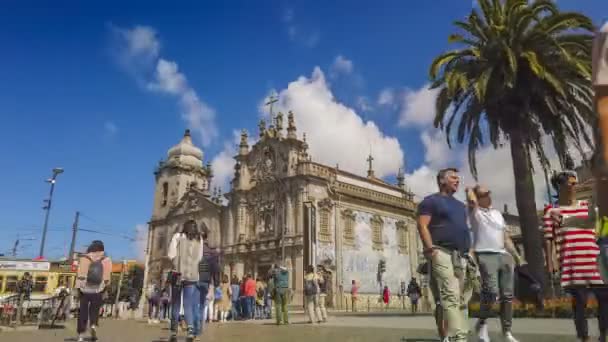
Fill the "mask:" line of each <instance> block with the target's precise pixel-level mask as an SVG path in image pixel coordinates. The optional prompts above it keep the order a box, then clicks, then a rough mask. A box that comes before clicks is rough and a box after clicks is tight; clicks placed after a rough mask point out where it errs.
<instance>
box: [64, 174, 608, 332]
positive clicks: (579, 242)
mask: <svg viewBox="0 0 608 342" xmlns="http://www.w3.org/2000/svg"><path fill="white" fill-rule="evenodd" d="M437 182H438V185H439V190H440V191H439V192H438V193H436V194H433V195H430V196H428V197H426V198H425V199H424V200H423V201H422V202H421V203H420V204H419V208H418V218H417V219H418V230H419V234H420V238H421V241H422V243H423V246H424V249H423V253H424V255H425V257H426V259H427V262H426V265H424V266H423V267H421V268H419V269H418V271H419V272H420V273H423V274H424V273H426V274H427V275H428V278H429V286H430V289H431V292H432V293H433V297H434V298H435V301H436V303H435V304H436V308H435V320H436V324H437V330H438V333H439V335H440V337H441V339H442V341H452V342H458V341H466V340H467V335H468V302H469V300H470V299H471V297H472V294H473V293H474V292H477V293H479V296H480V303H481V307H480V313H479V319H478V321H477V322H476V324H475V333H476V335H477V337H478V338H479V341H482V342H489V341H490V338H489V333H488V325H487V321H488V319H489V318H491V317H492V307H493V306H494V304H499V307H500V323H501V326H502V334H503V338H504V341H507V342H517V339H516V338H515V337H514V336H513V333H512V325H513V319H512V318H513V305H512V302H513V298H514V292H515V291H514V283H515V281H514V277H515V273H516V267H520V266H521V267H522V268H523V267H524V266H522V265H525V261H524V260H523V258H522V256H520V255H519V253H518V251H517V249H516V248H515V246H514V244H513V241H511V238H510V235H509V233H508V231H507V225H506V223H505V220H504V218H503V215H502V213H501V212H500V211H498V210H496V209H494V208H493V207H492V196H491V191H490V189H488V188H486V187H484V186H481V185H476V186H474V187H471V188H466V189H465V197H466V203H463V202H461V201H459V200H458V199H456V198H455V197H454V195H455V194H456V193H457V191H458V189H459V186H460V177H459V175H458V171H457V170H456V169H453V168H449V169H444V170H441V171H440V172H439V173H438V175H437ZM552 184H553V186H554V187H555V188H556V189H557V190H558V199H557V202H556V203H555V204H553V205H551V206H548V207H547V208H546V209H545V215H544V218H543V222H544V226H543V235H544V241H545V243H544V247H545V254H546V256H547V260H546V264H547V267H548V271H549V273H554V272H556V273H557V274H559V276H560V283H561V286H562V287H563V289H564V290H565V292H567V293H569V294H570V295H571V296H572V302H573V304H572V305H573V306H572V308H573V316H574V322H575V324H574V326H575V330H576V334H577V337H578V338H579V339H580V340H581V341H590V340H589V335H590V333H589V328H588V325H587V319H586V316H585V310H586V306H587V298H588V296H589V295H590V294H593V295H594V296H595V297H596V299H597V302H598V305H599V308H598V317H599V325H598V326H599V329H600V332H599V334H600V341H603V342H605V341H606V332H607V329H608V286H607V285H606V282H605V279H602V276H601V275H600V269H599V267H598V264H597V257H598V255H599V253H600V251H599V247H598V245H597V242H596V233H595V229H594V228H595V226H594V224H593V222H591V221H593V220H592V219H590V217H592V216H593V215H589V214H590V212H591V211H592V209H590V207H592V206H591V205H590V204H589V203H588V202H586V201H578V200H576V193H575V191H576V190H575V189H576V184H577V178H576V174H575V173H573V172H571V171H564V172H560V173H557V174H555V175H554V177H553V178H552ZM590 222H591V223H590ZM540 247H541V246H539V248H540ZM553 255H556V256H557V257H556V258H553ZM218 258H219V255H218V253H217V252H216V251H215V250H213V249H212V248H210V247H209V245H208V243H207V235H206V233H205V229H202V230H201V231H199V229H198V228H197V225H196V223H195V222H194V221H189V222H187V223H186V224H185V225H184V228H183V230H182V231H181V232H179V233H176V234H175V235H174V236H173V237H172V239H171V242H170V245H169V252H168V261H167V262H169V261H170V269H171V271H170V272H169V273H168V276H167V282H166V283H165V284H153V285H152V286H151V287H150V288H149V289H148V290H147V291H146V293H145V295H146V298H147V300H148V308H149V311H148V317H149V320H150V321H149V322H150V323H158V322H159V321H160V320H161V319H162V320H168V321H169V322H170V334H171V335H170V341H176V340H177V332H178V325H180V324H182V325H183V326H184V328H185V330H186V331H187V341H194V340H195V339H197V338H198V337H199V336H200V335H201V333H202V332H203V329H204V327H205V324H207V323H211V322H220V323H221V322H226V321H227V320H228V319H230V320H254V319H270V318H271V313H272V311H273V307H274V312H275V314H276V323H277V324H279V325H280V324H289V317H288V311H287V304H288V303H289V301H290V299H291V296H292V293H291V290H290V286H289V283H290V277H289V272H288V271H287V269H286V268H285V267H284V265H282V264H281V263H280V262H279V263H277V264H276V265H274V266H273V267H272V269H271V270H270V271H269V272H268V274H265V275H259V276H258V277H257V278H254V277H253V276H252V275H251V274H246V275H245V276H244V277H243V278H242V279H238V278H237V277H236V276H233V277H232V279H229V277H228V276H227V275H225V274H222V273H221V272H220V266H219V259H218ZM111 265H112V264H111V261H110V259H109V257H107V256H106V255H105V253H104V245H103V243H102V242H101V241H98V240H96V241H93V243H92V244H91V245H90V246H89V247H88V250H87V253H86V254H85V255H84V256H83V257H82V258H81V259H80V261H79V268H78V273H77V283H76V288H77V289H78V294H79V296H78V297H79V301H80V304H79V305H80V312H79V316H78V324H77V332H78V341H83V340H84V333H85V332H86V330H87V327H89V329H90V333H91V336H92V338H93V339H95V338H96V335H97V326H98V319H99V312H100V306H101V304H102V293H103V292H104V291H105V290H106V289H107V288H108V285H109V282H110V272H111ZM327 274H328V272H327V271H326V270H325V269H324V268H323V267H322V266H319V267H317V268H316V269H315V267H314V266H312V265H309V266H308V267H307V268H306V274H305V276H304V279H303V294H304V303H305V310H306V314H307V317H308V322H309V323H311V324H312V323H324V322H327V318H328V315H327V309H326V301H327V296H328V292H329V291H330V289H329V286H330V285H329V283H330V281H329V279H328V276H327ZM528 278H530V279H529V283H530V284H532V285H533V286H531V289H532V290H533V291H536V292H537V294H538V295H539V298H541V300H539V301H537V303H538V305H542V294H541V293H540V291H541V287H540V286H539V283H540V282H538V281H537V280H535V279H533V277H531V276H529V275H528ZM350 294H351V298H352V311H354V312H356V311H357V302H358V297H359V286H358V284H357V282H356V281H355V280H353V281H352V285H351V289H350ZM421 295H422V290H421V287H420V284H419V283H418V282H417V280H416V278H412V279H411V280H410V282H409V284H408V285H407V287H406V286H405V283H402V284H401V288H400V291H399V296H400V297H402V298H403V299H404V298H405V297H409V299H410V301H411V310H412V313H416V312H417V311H418V301H419V299H420V298H421ZM381 299H382V301H383V303H384V305H386V306H387V307H388V305H389V304H390V300H391V291H390V289H389V287H388V286H383V289H382V293H381ZM273 302H274V303H273Z"/></svg>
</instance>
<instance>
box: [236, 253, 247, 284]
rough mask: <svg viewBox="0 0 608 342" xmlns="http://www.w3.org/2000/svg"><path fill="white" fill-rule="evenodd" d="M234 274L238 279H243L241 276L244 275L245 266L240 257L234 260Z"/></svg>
mask: <svg viewBox="0 0 608 342" xmlns="http://www.w3.org/2000/svg"><path fill="white" fill-rule="evenodd" d="M234 273H235V274H236V276H237V277H238V278H239V279H241V278H243V275H245V264H244V263H243V259H242V258H241V257H238V256H237V257H235V258H234Z"/></svg>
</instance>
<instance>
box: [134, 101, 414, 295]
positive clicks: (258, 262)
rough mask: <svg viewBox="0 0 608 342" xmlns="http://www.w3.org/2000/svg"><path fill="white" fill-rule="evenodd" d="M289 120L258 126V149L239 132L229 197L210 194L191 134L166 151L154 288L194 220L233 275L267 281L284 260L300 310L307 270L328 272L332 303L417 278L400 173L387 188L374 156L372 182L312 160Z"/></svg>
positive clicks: (159, 177) (152, 258)
mask: <svg viewBox="0 0 608 342" xmlns="http://www.w3.org/2000/svg"><path fill="white" fill-rule="evenodd" d="M283 118H284V117H283V114H282V113H278V114H277V115H276V117H274V118H272V119H271V122H270V123H269V125H268V127H267V125H266V122H265V120H261V121H260V124H259V132H258V137H257V141H256V142H255V144H253V146H249V144H248V141H249V137H248V134H247V132H246V131H243V132H242V133H241V141H240V144H239V146H238V153H237V155H236V156H235V157H234V158H235V160H236V163H235V167H234V176H233V178H232V181H231V188H230V189H229V191H228V192H227V193H223V194H222V193H221V190H220V191H217V190H214V191H211V184H212V178H213V174H212V171H211V167H210V164H209V163H207V164H206V165H205V164H204V159H203V152H202V151H201V149H199V148H198V147H196V146H194V145H193V143H192V139H191V137H190V133H189V131H188V130H187V131H186V133H185V135H184V137H183V139H182V141H181V142H180V143H179V144H177V145H176V146H174V147H172V148H171V149H169V151H168V153H167V159H166V160H164V161H162V162H160V163H159V165H158V167H157V169H156V171H155V173H154V174H155V179H156V183H155V195H154V208H153V213H152V218H151V220H150V222H149V234H148V245H147V258H146V259H147V260H146V263H147V265H146V266H147V267H146V270H147V275H146V283H147V284H151V283H157V284H158V283H160V282H161V281H162V280H163V277H164V276H165V273H166V272H165V271H166V270H165V269H163V267H164V266H165V265H166V263H163V259H164V257H165V256H166V255H167V248H168V244H169V241H170V239H171V236H172V235H173V234H174V233H175V232H177V231H181V229H182V226H183V224H184V223H185V222H186V221H188V220H195V221H196V222H197V224H198V226H199V228H200V229H205V230H206V231H207V233H208V236H209V244H210V247H211V248H217V249H218V250H219V252H220V255H221V263H222V267H223V269H224V273H225V274H227V275H228V276H232V275H236V276H238V277H239V278H240V277H242V276H243V275H244V274H251V275H253V276H254V277H261V278H264V277H265V276H266V275H267V274H268V271H269V270H270V268H271V266H272V265H273V264H276V263H279V262H281V263H283V264H284V265H285V266H286V267H287V268H288V269H289V270H290V284H291V288H292V289H293V291H294V298H293V302H294V304H298V303H302V301H303V277H304V270H305V268H306V266H308V265H315V266H318V265H323V266H324V267H325V269H326V270H327V271H328V272H330V273H331V277H330V279H331V280H330V282H331V286H330V292H331V293H330V295H329V302H330V303H329V304H332V303H333V304H334V305H337V304H336V299H335V298H336V295H337V294H340V293H341V292H342V291H343V292H345V293H348V292H349V291H350V287H351V282H352V280H356V281H357V283H358V284H359V285H360V290H359V291H360V293H361V294H370V295H371V294H374V295H377V294H378V293H379V291H380V288H381V287H382V286H383V285H388V286H389V287H390V288H391V290H392V292H394V293H396V292H397V291H398V289H399V287H400V284H401V282H406V283H407V282H409V280H410V278H411V277H412V276H415V275H414V272H415V270H416V267H417V266H418V263H419V262H421V258H422V256H421V249H422V246H421V243H420V241H419V238H418V233H417V230H416V224H415V221H414V218H415V210H416V204H415V203H414V202H413V195H412V194H411V192H409V191H408V190H407V187H406V185H405V180H404V174H403V172H402V170H399V172H398V176H397V184H389V183H387V182H385V181H384V180H382V179H380V178H378V177H376V176H375V174H374V168H373V157H372V156H371V155H370V156H369V158H368V159H367V162H368V171H367V176H362V175H357V174H354V173H351V172H348V170H342V169H340V168H339V166H338V165H336V166H328V165H323V164H320V163H317V162H314V161H313V156H311V155H310V154H309V150H308V144H307V142H306V135H305V134H303V135H302V137H301V138H300V137H299V136H298V133H297V130H296V125H295V120H294V114H293V113H292V112H289V113H288V115H287V125H286V126H287V127H285V128H284V127H283ZM345 153H348V152H347V151H345ZM361 162H362V163H363V162H365V161H364V160H362V161H361ZM381 271H383V272H381Z"/></svg>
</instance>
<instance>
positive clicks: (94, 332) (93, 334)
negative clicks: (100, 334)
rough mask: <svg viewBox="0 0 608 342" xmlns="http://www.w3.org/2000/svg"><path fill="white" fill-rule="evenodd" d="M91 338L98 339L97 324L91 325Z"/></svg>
mask: <svg viewBox="0 0 608 342" xmlns="http://www.w3.org/2000/svg"><path fill="white" fill-rule="evenodd" d="M91 340H93V341H97V326H95V325H91Z"/></svg>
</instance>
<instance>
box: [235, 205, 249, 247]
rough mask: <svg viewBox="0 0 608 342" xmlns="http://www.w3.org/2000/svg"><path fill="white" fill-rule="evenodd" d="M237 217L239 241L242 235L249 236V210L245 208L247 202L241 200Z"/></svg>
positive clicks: (237, 236)
mask: <svg viewBox="0 0 608 342" xmlns="http://www.w3.org/2000/svg"><path fill="white" fill-rule="evenodd" d="M236 215H237V219H236V226H237V228H236V232H237V234H236V238H237V239H238V238H239V236H240V235H241V234H244V235H247V208H246V207H245V200H243V199H239V201H238V206H237V213H236Z"/></svg>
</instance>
